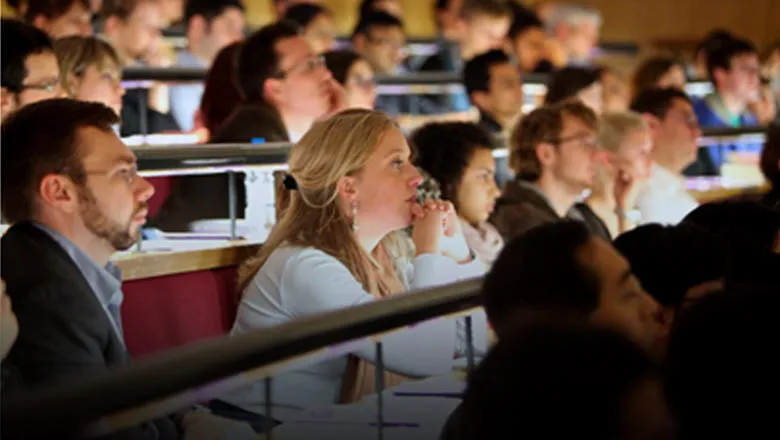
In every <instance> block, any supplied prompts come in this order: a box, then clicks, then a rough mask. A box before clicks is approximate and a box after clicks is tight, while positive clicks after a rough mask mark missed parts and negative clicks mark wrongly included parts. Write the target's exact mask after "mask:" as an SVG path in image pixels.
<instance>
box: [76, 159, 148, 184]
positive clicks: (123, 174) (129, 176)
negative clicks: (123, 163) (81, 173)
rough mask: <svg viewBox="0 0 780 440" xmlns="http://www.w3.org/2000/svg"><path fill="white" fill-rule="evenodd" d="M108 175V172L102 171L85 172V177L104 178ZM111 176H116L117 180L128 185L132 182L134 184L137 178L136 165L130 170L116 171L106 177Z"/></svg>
mask: <svg viewBox="0 0 780 440" xmlns="http://www.w3.org/2000/svg"><path fill="white" fill-rule="evenodd" d="M109 173H110V171H105V170H103V171H97V170H95V171H86V174H87V175H102V176H106V175H108V174H109ZM112 176H116V177H117V178H119V179H120V180H123V181H124V182H125V183H127V184H128V185H131V184H132V183H133V182H135V179H136V177H138V165H135V164H134V165H133V166H131V167H130V168H122V169H120V170H117V171H116V172H114V173H112V175H111V176H108V177H112Z"/></svg>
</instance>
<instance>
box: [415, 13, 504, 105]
mask: <svg viewBox="0 0 780 440" xmlns="http://www.w3.org/2000/svg"><path fill="white" fill-rule="evenodd" d="M511 21H512V9H511V8H510V7H509V2H508V1H506V0H463V5H462V7H461V8H460V11H459V14H458V15H457V19H455V23H454V24H453V26H452V27H453V29H454V32H453V34H454V35H452V36H451V37H452V38H454V44H453V45H451V46H450V47H446V48H442V50H441V51H440V52H439V53H437V54H435V55H431V56H430V57H429V58H428V59H427V60H425V62H424V63H423V64H422V66H420V71H423V72H461V71H462V70H463V67H464V65H465V64H466V62H467V61H469V60H470V59H472V58H474V57H475V56H477V55H479V54H481V53H485V52H487V51H490V50H493V49H503V48H504V42H505V38H506V34H507V31H508V30H509V25H510V24H511ZM425 99H427V100H429V101H431V102H433V103H436V104H437V106H438V109H439V111H438V113H447V112H466V111H468V110H469V101H468V96H466V95H465V94H463V93H455V94H451V95H443V96H440V97H438V96H426V98H425Z"/></svg>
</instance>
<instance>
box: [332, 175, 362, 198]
mask: <svg viewBox="0 0 780 440" xmlns="http://www.w3.org/2000/svg"><path fill="white" fill-rule="evenodd" d="M336 191H337V192H338V194H339V198H341V199H342V200H344V201H346V202H349V203H354V202H357V199H358V188H357V179H356V178H355V177H353V176H344V177H342V178H341V179H339V181H338V182H337V183H336Z"/></svg>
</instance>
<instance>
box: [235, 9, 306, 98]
mask: <svg viewBox="0 0 780 440" xmlns="http://www.w3.org/2000/svg"><path fill="white" fill-rule="evenodd" d="M298 36H300V32H299V28H298V26H297V25H296V24H295V23H291V22H289V21H280V22H277V23H273V24H269V25H268V26H265V27H263V28H261V29H260V30H258V31H257V32H255V33H254V34H252V35H250V36H249V38H247V39H246V41H245V42H244V44H243V45H242V47H241V49H240V51H239V53H238V85H239V89H240V90H241V92H242V93H243V95H244V97H245V98H246V99H247V100H248V101H261V100H263V99H264V96H263V95H264V89H265V82H266V81H267V80H268V79H270V78H273V77H274V75H277V74H278V73H279V71H280V70H281V66H280V65H279V64H280V60H281V58H282V54H281V53H279V51H278V49H277V47H276V46H277V44H278V43H279V42H280V41H282V40H285V39H288V38H294V37H298Z"/></svg>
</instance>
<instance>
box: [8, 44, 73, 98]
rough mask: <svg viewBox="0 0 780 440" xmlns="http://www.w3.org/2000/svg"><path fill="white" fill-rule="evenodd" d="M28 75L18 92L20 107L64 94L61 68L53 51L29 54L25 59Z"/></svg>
mask: <svg viewBox="0 0 780 440" xmlns="http://www.w3.org/2000/svg"><path fill="white" fill-rule="evenodd" d="M24 67H25V70H27V77H26V78H25V79H24V82H22V91H21V92H19V93H18V96H17V102H18V107H23V106H25V105H28V104H33V103H35V102H38V101H43V100H46V99H52V98H59V97H62V96H63V90H62V87H61V84H60V68H59V65H58V64H57V57H56V56H55V55H54V53H53V52H50V51H45V52H41V53H34V54H30V55H28V56H27V58H26V59H25V60H24Z"/></svg>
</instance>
